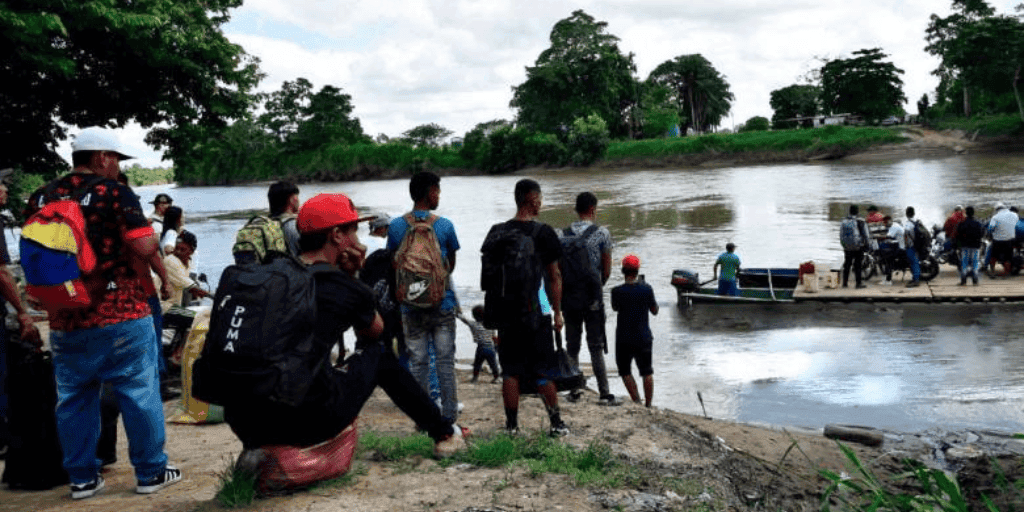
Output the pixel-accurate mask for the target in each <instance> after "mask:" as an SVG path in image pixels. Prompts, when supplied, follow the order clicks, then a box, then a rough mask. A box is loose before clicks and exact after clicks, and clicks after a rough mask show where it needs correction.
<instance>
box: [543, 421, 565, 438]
mask: <svg viewBox="0 0 1024 512" xmlns="http://www.w3.org/2000/svg"><path fill="white" fill-rule="evenodd" d="M548 435H549V436H551V437H565V436H567V435H569V426H568V425H566V424H565V422H564V421H559V422H558V423H556V424H554V425H551V430H549V431H548Z"/></svg>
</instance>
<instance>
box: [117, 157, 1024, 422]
mask: <svg viewBox="0 0 1024 512" xmlns="http://www.w3.org/2000/svg"><path fill="white" fill-rule="evenodd" d="M1022 166H1024V158H1021V157H1016V156H1013V157H1007V156H1005V155H999V156H957V157H949V158H936V159H917V160H901V161H893V162H871V163H862V162H858V163H856V164H854V163H843V162H826V163H817V164H806V165H804V164H793V165H772V166H756V167H728V168H714V169H710V168H708V169H704V168H700V169H658V170H594V171H576V170H558V171H547V170H540V171H536V172H528V173H525V174H521V175H516V176H500V177H493V176H479V177H447V178H444V179H443V180H442V183H441V189H442V192H441V205H440V208H439V209H438V213H439V214H441V215H444V216H446V217H448V218H450V219H451V220H452V221H453V222H454V224H455V226H456V231H457V233H458V237H459V240H460V242H461V245H462V249H461V250H460V251H459V253H458V263H457V267H456V269H455V273H454V280H455V286H456V290H457V293H458V295H459V298H460V300H461V302H462V303H463V304H464V305H473V304H477V303H480V302H481V301H482V300H483V295H482V293H481V292H480V290H479V271H480V258H479V248H480V244H481V242H482V241H483V237H484V235H485V234H486V232H487V229H488V228H489V227H490V226H491V225H492V224H494V223H496V222H500V221H503V220H506V219H508V218H510V217H511V216H512V215H513V214H514V210H515V206H514V202H513V197H512V190H513V186H514V184H515V182H516V180H518V179H519V178H521V177H531V178H534V179H536V180H537V181H539V182H540V184H541V186H542V188H543V190H544V211H543V213H542V215H541V219H542V220H544V221H545V222H548V223H550V224H552V225H553V226H555V227H561V226H564V225H566V224H568V223H569V222H570V221H571V220H572V219H573V218H574V214H573V213H572V207H573V204H574V201H575V196H576V194H577V193H579V192H581V191H584V190H589V191H592V192H594V193H595V194H597V196H598V198H599V199H600V205H599V212H598V220H599V222H600V223H601V224H604V225H606V226H608V227H609V229H610V230H611V234H612V238H613V240H614V243H615V249H614V252H613V261H615V262H618V261H619V260H621V258H622V257H623V256H625V255H626V254H629V253H633V254H636V255H638V256H639V257H640V259H641V261H642V262H643V266H642V269H641V272H642V273H643V274H645V275H646V279H647V281H648V282H649V283H651V284H652V286H653V287H654V290H655V294H656V296H657V299H658V301H659V303H660V304H661V306H662V310H661V313H660V314H659V315H658V316H657V317H655V318H654V319H652V323H651V327H652V330H653V331H654V347H655V348H654V368H655V386H656V389H655V400H654V402H655V405H658V406H661V407H666V408H670V409H675V410H678V411H682V412H686V413H690V414H704V413H705V411H706V414H707V415H708V416H711V417H714V418H721V419H734V420H738V421H743V422H752V423H768V424H776V425H792V426H802V427H811V428H820V427H822V426H823V425H825V424H827V423H846V424H859V425H869V426H873V427H879V428H886V429H893V430H901V431H911V432H912V431H921V430H926V429H929V428H935V427H940V428H974V429H993V430H999V431H1008V432H1024V406H1022V404H1021V398H1022V396H1024V333H1022V329H1021V325H1022V322H1021V320H1022V313H1024V306H1014V305H1003V306H995V305H980V304H975V305H916V306H902V307H901V306H886V307H884V308H876V307H867V306H856V305H832V306H829V307H828V308H821V307H817V308H799V307H793V308H778V307H776V308H758V307H744V308H732V309H727V308H722V307H707V308H701V309H699V310H696V311H691V312H689V313H686V312H682V311H680V310H679V309H677V308H676V307H675V304H676V298H675V291H674V289H673V288H672V286H671V285H670V284H669V277H670V275H671V273H672V270H673V269H676V268H688V269H692V270H695V271H697V272H700V273H701V276H702V277H703V279H705V280H706V279H710V277H711V275H712V274H711V267H712V264H713V262H714V259H715V257H716V256H717V255H718V254H719V253H720V252H722V251H723V248H724V246H725V244H726V242H730V241H731V242H733V243H735V244H736V245H737V246H738V249H737V253H738V254H739V255H740V257H741V259H742V261H743V265H744V266H746V267H762V266H782V267H796V266H797V265H798V264H799V263H800V262H803V261H807V260H816V261H822V262H836V261H837V260H838V261H841V260H842V250H841V248H840V245H839V237H838V226H839V221H840V220H841V219H842V217H843V216H844V215H845V212H846V209H847V207H848V205H849V204H850V203H851V202H853V203H857V204H860V205H861V206H862V211H863V208H864V207H865V206H866V205H868V204H875V205H877V206H878V207H879V208H880V209H882V210H883V211H884V212H886V213H893V214H894V217H895V218H897V219H899V218H902V212H903V209H904V208H905V207H906V206H908V205H912V206H914V207H915V208H916V210H917V216H918V218H920V219H922V220H924V221H925V222H926V223H927V224H929V225H931V224H935V223H939V224H941V223H942V222H943V221H944V220H945V217H946V216H947V215H948V214H949V212H950V210H951V209H952V207H953V206H954V205H956V204H962V205H968V204H973V205H975V207H976V208H977V209H978V211H979V214H980V215H981V216H984V215H987V214H988V212H989V210H990V209H991V207H992V205H993V204H994V203H995V202H996V201H1003V202H1006V203H1007V204H1011V205H1012V204H1017V205H1024V175H1022V174H1021V172H1020V169H1021V167H1022ZM300 188H301V190H302V198H303V199H306V198H309V197H312V196H313V195H315V194H317V193H320V192H344V193H346V194H348V195H349V196H350V197H351V198H352V199H353V201H354V202H355V204H356V205H357V207H359V208H360V209H361V210H365V211H369V212H386V213H389V214H391V215H392V216H394V215H398V214H401V213H403V212H405V211H407V210H408V209H409V207H410V206H411V201H410V200H409V195H408V180H406V179H402V180H387V181H368V182H356V183H329V184H306V185H302V186H301V187H300ZM137 192H138V193H139V194H140V195H141V197H142V199H143V201H144V202H148V201H150V200H152V198H153V196H155V195H156V194H157V193H159V192H168V193H170V194H171V195H172V196H173V197H174V199H175V204H176V205H180V206H182V207H183V208H184V210H185V212H186V224H187V228H188V229H189V230H191V231H193V232H195V233H196V234H197V235H198V237H199V250H198V252H197V256H198V265H199V270H200V271H202V272H205V273H207V274H208V275H209V276H210V281H211V282H212V283H214V285H215V284H216V279H217V277H218V276H219V275H220V272H221V270H222V269H223V268H224V267H225V266H226V265H228V264H229V263H230V261H231V256H230V247H231V244H232V242H233V239H234V234H235V231H236V230H237V229H238V228H239V227H240V226H241V225H242V223H243V222H244V220H243V219H241V218H234V219H229V220H224V219H219V218H215V217H214V216H216V215H220V214H225V213H231V212H239V211H243V210H255V209H261V208H265V207H266V185H257V186H232V187H207V188H191V187H189V188H176V187H173V186H154V187H141V188H139V189H137ZM236 217H237V216H236ZM362 229H364V230H365V228H362ZM361 236H362V238H363V241H364V243H367V245H369V246H370V247H371V249H372V248H374V247H379V245H380V242H378V241H377V240H368V237H367V236H365V231H363V232H362V233H361ZM616 266H617V265H613V267H616ZM1017 279H1020V280H1021V285H1022V286H1024V276H1022V277H1019V278H1017ZM621 282H622V277H621V275H619V273H618V271H617V270H616V271H613V273H612V278H611V280H610V283H609V286H608V287H607V288H606V293H607V289H610V287H611V286H614V285H617V284H619V283H621ZM984 283H985V282H984V281H982V286H984ZM606 302H607V301H606ZM608 307H609V321H608V326H607V332H608V334H609V336H610V338H611V339H610V340H609V348H610V353H609V354H608V355H607V356H606V359H607V361H608V362H609V364H610V366H611V367H613V368H614V362H613V361H614V332H615V329H614V326H615V317H614V314H613V313H612V312H611V311H610V306H608ZM458 327H459V331H458V334H457V344H458V357H459V358H461V359H471V358H472V356H473V350H474V346H473V343H472V338H471V336H470V334H469V331H468V330H467V329H466V328H465V326H463V325H462V324H461V323H460V324H459V326H458ZM581 359H583V360H584V361H585V362H586V361H588V360H589V356H588V355H587V351H586V349H584V350H583V354H581ZM613 371H614V370H613ZM610 380H611V382H612V386H613V387H612V392H613V393H616V394H620V395H621V394H624V393H625V389H624V387H623V386H622V385H621V381H620V380H619V379H618V378H617V376H616V375H612V378H611V379H610ZM591 385H592V386H594V385H595V384H594V383H593V381H591ZM698 392H699V393H700V394H701V397H702V398H703V410H702V406H701V403H700V402H699V401H698V399H697V393H698Z"/></svg>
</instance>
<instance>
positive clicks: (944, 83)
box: [925, 0, 995, 116]
mask: <svg viewBox="0 0 1024 512" xmlns="http://www.w3.org/2000/svg"><path fill="white" fill-rule="evenodd" d="M993 14H995V9H993V8H992V6H990V5H988V3H987V2H985V0H953V14H951V15H949V16H947V17H945V18H940V17H939V16H938V15H936V14H932V15H931V17H930V22H929V23H928V28H927V29H925V41H927V42H928V45H927V46H925V51H926V52H928V53H930V54H932V55H935V56H937V57H939V58H941V59H942V62H941V64H939V67H938V68H936V69H935V70H934V71H932V74H933V75H935V76H937V77H939V92H940V94H939V98H938V99H937V101H941V99H942V97H943V96H945V95H946V94H945V93H946V92H947V91H949V90H951V89H960V90H962V94H963V113H964V115H967V116H970V115H971V99H970V91H969V90H968V87H967V83H966V82H964V81H963V80H960V73H961V71H962V69H961V68H960V67H959V66H958V64H957V63H956V62H955V61H956V60H958V59H957V56H958V55H960V54H962V53H963V52H964V51H965V50H966V48H964V45H963V42H962V40H961V39H960V35H961V33H962V32H963V30H964V28H965V27H966V26H967V25H968V24H970V23H973V22H975V21H978V20H980V19H983V18H985V17H988V16H992V15H993Z"/></svg>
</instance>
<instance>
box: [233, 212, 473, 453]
mask: <svg viewBox="0 0 1024 512" xmlns="http://www.w3.org/2000/svg"><path fill="white" fill-rule="evenodd" d="M363 220H368V218H367V217H364V218H360V217H359V215H358V214H357V213H356V210H355V208H354V207H353V205H352V201H351V200H349V198H348V197H346V196H345V195H343V194H320V195H318V196H316V197H313V198H312V199H310V200H308V201H306V203H305V204H303V205H302V208H301V209H300V210H299V216H298V221H297V227H298V229H299V233H300V238H299V249H300V255H299V260H300V261H301V262H302V263H303V264H305V265H314V264H317V263H327V264H329V265H331V266H333V267H336V268H337V269H340V270H339V271H337V272H331V271H328V272H317V273H316V275H315V278H314V279H315V281H316V302H317V318H318V321H317V325H316V326H315V327H314V342H313V347H312V348H311V351H312V353H311V358H310V360H319V361H321V363H320V364H318V365H316V366H315V367H314V368H313V369H311V370H310V373H309V375H308V376H306V378H307V379H309V380H310V381H311V385H310V387H309V390H308V391H307V392H306V393H305V396H304V398H302V400H301V402H300V403H299V404H298V405H296V406H291V405H287V404H283V403H280V402H274V401H271V400H270V399H268V398H267V397H265V396H252V397H251V398H247V399H246V400H244V401H239V402H232V403H228V404H225V407H224V417H225V420H226V421H227V423H228V425H230V426H231V430H232V431H233V432H234V433H235V435H237V436H238V438H239V439H240V440H241V441H242V447H243V449H244V450H243V453H242V455H241V456H240V458H239V460H240V461H246V460H252V459H253V458H255V459H257V460H258V459H259V458H258V457H254V456H253V451H255V450H258V449H259V448H261V447H265V446H271V445H289V446H312V445H315V444H319V443H322V442H324V441H326V440H329V439H332V438H334V437H335V436H337V435H338V433H339V432H341V431H342V430H344V429H345V428H346V427H347V426H348V425H350V424H351V423H352V422H353V421H354V420H355V419H356V417H357V416H358V415H359V411H360V410H361V409H362V407H363V404H365V403H366V401H367V400H368V399H369V398H370V395H371V394H373V391H374V390H375V389H376V388H377V387H378V386H379V387H380V388H382V389H383V390H384V392H385V393H387V395H388V396H389V397H390V398H391V400H392V401H394V402H395V404H396V405H397V406H398V407H399V408H400V409H401V410H402V411H403V412H405V413H406V414H407V415H408V416H409V417H410V418H412V420H413V421H415V422H416V425H418V426H419V428H421V429H423V430H426V432H427V434H428V435H430V437H431V438H433V439H434V442H435V445H434V453H435V455H436V456H439V457H445V456H450V455H452V454H454V453H455V452H456V451H458V450H461V449H464V448H465V441H464V440H463V438H462V429H461V428H459V427H458V426H457V425H455V424H454V423H453V422H452V421H451V420H449V419H446V418H445V417H444V416H442V415H441V411H440V410H438V408H437V406H436V405H434V403H433V402H432V401H431V400H430V397H429V396H428V395H427V393H426V391H424V390H423V388H422V387H420V386H419V384H417V382H416V380H415V379H414V378H413V376H412V375H411V374H410V373H409V372H408V370H406V369H405V368H403V367H402V366H401V365H399V364H398V359H397V358H396V357H395V355H394V353H393V352H392V351H390V350H385V349H384V346H383V345H382V343H381V342H380V341H379V336H380V333H381V331H382V330H383V321H382V320H381V317H380V315H379V314H378V313H377V311H376V308H375V304H376V302H375V301H374V296H373V290H371V289H370V288H369V287H367V286H366V285H365V284H363V283H361V282H360V281H359V280H358V279H356V277H355V274H356V272H357V271H358V270H359V269H360V268H361V267H362V265H363V258H364V252H365V250H366V247H365V246H363V245H362V244H361V243H359V237H358V235H357V229H356V228H357V225H358V222H360V221H363ZM350 327H352V328H354V329H355V332H356V336H357V337H356V339H357V342H356V350H355V351H354V352H353V353H352V354H351V355H350V356H349V357H348V358H347V359H346V360H345V363H344V365H343V366H342V367H340V368H334V367H332V366H331V364H330V357H329V354H330V350H331V347H333V346H334V345H335V344H337V342H338V339H339V338H340V337H341V335H342V333H344V332H345V331H346V330H348V329H349V328H350Z"/></svg>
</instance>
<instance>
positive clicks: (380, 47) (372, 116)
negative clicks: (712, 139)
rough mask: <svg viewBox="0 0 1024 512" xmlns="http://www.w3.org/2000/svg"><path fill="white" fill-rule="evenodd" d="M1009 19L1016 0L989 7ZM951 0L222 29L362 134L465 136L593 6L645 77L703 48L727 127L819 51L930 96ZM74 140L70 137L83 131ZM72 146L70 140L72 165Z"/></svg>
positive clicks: (500, 12) (372, 16)
mask: <svg viewBox="0 0 1024 512" xmlns="http://www.w3.org/2000/svg"><path fill="white" fill-rule="evenodd" d="M989 1H990V3H991V4H992V5H993V6H995V7H996V9H997V11H998V12H1001V13H1011V12H1013V5H1015V4H1017V3H1020V0H989ZM950 3H951V2H950V1H946V0H852V1H851V0H773V1H766V0H760V1H757V0H713V1H711V0H698V1H690V2H680V1H678V0H618V1H611V0H580V1H577V2H564V1H546V2H545V1H537V0H516V1H511V0H454V1H439V0H402V1H397V0H376V1H348V2H344V1H337V0H335V1H326V0H246V2H245V4H244V5H243V6H242V7H241V8H239V9H237V10H235V11H233V13H232V20H231V21H230V22H229V23H228V24H226V25H224V27H223V29H224V32H225V34H227V36H228V37H229V38H230V39H231V40H232V41H234V42H235V43H237V44H239V45H241V46H242V47H243V48H245V50H246V51H247V52H248V53H250V54H253V55H256V56H258V57H259V58H260V60H261V61H262V63H261V67H262V69H263V71H264V72H265V73H266V74H267V77H266V79H265V80H264V81H263V82H262V84H261V89H263V90H265V91H273V90H277V89H279V88H280V86H281V83H282V82H284V81H286V80H295V79H297V78H299V77H304V78H306V79H308V80H309V81H310V82H312V83H313V85H314V88H315V90H319V89H320V87H322V86H324V85H328V84H330V85H334V86H336V87H340V88H342V89H343V90H344V91H345V92H346V93H347V94H349V95H351V96H352V102H353V105H354V106H355V112H354V115H355V116H356V117H358V118H359V119H360V121H361V122H362V126H363V130H364V131H365V132H366V133H367V134H369V135H371V136H376V135H377V134H379V133H384V134H387V135H388V136H396V135H400V134H401V133H402V132H404V131H405V130H408V129H410V128H413V127H415V126H417V125H420V124H424V123H439V124H441V125H443V126H445V127H447V128H448V129H450V130H452V131H454V132H455V134H456V135H462V134H464V133H465V132H466V131H468V130H470V129H472V128H473V126H475V125H476V124H477V123H480V122H484V121H489V120H492V119H512V118H513V117H514V112H513V111H512V110H511V109H509V107H508V103H509V101H510V100H511V98H512V89H511V88H512V86H514V85H518V84H520V83H522V82H523V81H524V80H525V76H526V73H525V69H524V68H525V67H526V66H529V65H532V64H533V63H534V61H535V60H536V58H537V56H538V55H539V54H540V52H541V51H543V50H544V49H545V48H547V47H548V46H549V40H548V36H549V34H550V32H551V28H552V27H553V26H554V24H555V23H556V22H557V21H558V20H560V19H563V18H566V17H568V16H570V15H571V14H572V12H573V11H574V10H576V9H583V10H584V11H586V12H587V13H588V14H590V15H591V16H593V17H594V18H595V19H597V20H601V21H606V22H607V23H608V27H607V31H608V33H610V34H612V35H615V36H617V37H619V38H620V42H619V46H620V49H621V50H622V51H623V52H632V53H633V54H634V55H635V62H636V64H637V71H638V74H639V77H640V78H641V79H645V78H647V75H648V74H649V73H650V72H651V71H652V70H653V69H654V68H655V67H656V66H657V65H658V64H660V63H662V62H664V61H666V60H669V59H672V58H674V57H676V56H678V55H686V54H693V53H699V54H702V55H703V56H704V57H705V58H707V59H708V60H709V61H710V62H711V63H712V65H714V66H715V68H716V69H718V71H719V72H720V73H722V74H723V75H725V77H726V80H727V81H728V82H729V84H730V85H731V88H732V92H733V94H734V95H735V96H736V100H735V102H734V103H733V107H732V115H731V117H729V118H727V119H726V120H725V121H724V122H723V125H722V126H723V127H725V128H731V127H732V126H733V124H737V125H738V124H740V123H742V122H744V121H746V120H747V119H748V118H750V117H752V116H765V117H769V118H770V117H771V114H772V111H771V108H770V107H769V105H768V100H769V95H770V93H771V91H772V90H775V89H778V88H781V87H785V86H788V85H791V84H794V83H798V82H800V81H801V77H802V76H804V75H805V74H806V73H807V72H808V71H809V70H811V69H812V68H815V67H820V63H818V62H817V60H816V57H818V56H821V57H828V58H836V57H848V56H850V54H851V52H853V51H855V50H859V49H863V48H873V47H880V48H882V50H883V51H884V52H885V53H887V54H889V55H890V59H891V61H892V62H893V63H894V64H895V65H896V66H897V67H898V68H901V69H903V70H904V71H905V72H906V74H905V75H903V81H904V93H905V94H906V96H907V98H908V99H909V104H908V105H907V106H905V107H904V108H906V109H907V111H908V112H911V113H916V111H917V107H916V106H915V105H916V101H917V100H918V99H919V98H920V97H921V95H922V94H925V93H933V92H934V89H935V86H936V84H937V80H936V79H935V78H934V77H933V76H932V75H931V74H930V71H931V70H933V69H934V68H935V67H936V66H937V62H938V61H937V60H936V59H935V58H933V57H931V56H930V55H928V54H926V53H925V52H924V49H923V48H924V46H925V42H924V31H925V27H926V26H927V25H928V18H929V16H930V15H931V14H933V13H935V14H939V15H940V16H945V15H947V14H948V13H949V6H950ZM73 133H74V131H73ZM142 135H143V134H142V131H141V130H140V129H138V128H129V129H126V130H125V131H124V132H123V135H122V138H123V139H124V143H125V144H126V145H127V146H128V150H129V151H130V152H134V154H136V155H137V156H139V157H140V160H139V161H140V163H141V164H143V165H145V166H168V165H169V162H163V163H161V162H160V155H159V154H158V153H156V152H154V151H153V150H152V149H151V148H148V147H146V146H145V144H144V143H143V142H142ZM69 151H70V150H69V149H68V145H67V144H64V145H63V146H62V153H67V154H65V155H64V156H65V157H70V153H69Z"/></svg>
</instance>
